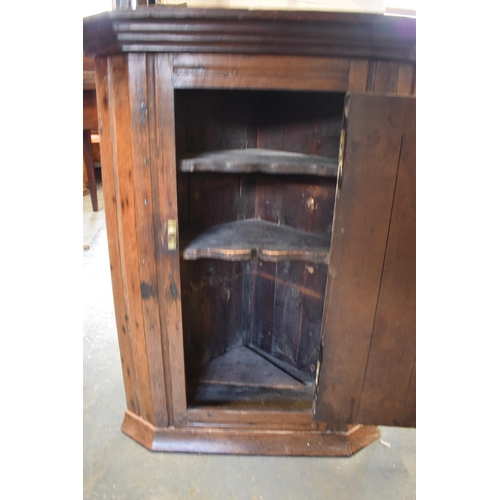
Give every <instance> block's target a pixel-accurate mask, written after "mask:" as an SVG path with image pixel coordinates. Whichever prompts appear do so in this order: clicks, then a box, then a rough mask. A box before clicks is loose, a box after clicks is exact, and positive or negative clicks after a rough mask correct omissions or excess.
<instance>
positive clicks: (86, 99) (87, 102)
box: [83, 90, 99, 131]
mask: <svg viewBox="0 0 500 500" xmlns="http://www.w3.org/2000/svg"><path fill="white" fill-rule="evenodd" d="M98 126H99V125H98V120H97V102H96V93H95V90H84V91H83V130H90V131H97V128H98Z"/></svg>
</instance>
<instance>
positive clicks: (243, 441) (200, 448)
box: [122, 412, 380, 457]
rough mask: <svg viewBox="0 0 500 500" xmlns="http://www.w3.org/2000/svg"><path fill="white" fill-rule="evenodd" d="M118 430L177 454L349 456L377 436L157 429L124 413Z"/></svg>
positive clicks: (362, 429)
mask: <svg viewBox="0 0 500 500" xmlns="http://www.w3.org/2000/svg"><path fill="white" fill-rule="evenodd" d="M122 431H123V432H124V433H125V434H127V435H128V436H130V437H132V438H133V439H134V440H136V441H137V442H139V443H140V444H142V445H143V446H144V447H146V448H147V449H150V450H153V451H169V452H181V453H218V454H240V453H241V450H246V452H247V453H248V454H250V455H289V456H345V457H348V456H351V455H352V454H353V453H356V452H357V451H358V450H359V449H360V448H362V447H364V446H366V445H368V444H369V443H371V442H373V441H375V440H376V439H378V438H379V437H380V431H379V430H378V429H377V428H376V427H373V426H356V427H353V428H352V429H350V430H349V431H348V432H331V433H328V434H325V433H322V432H318V431H304V432H300V431H296V430H291V431H281V430H280V431H272V430H267V431H266V430H254V431H250V432H249V431H246V430H239V429H203V428H200V429H197V428H185V429H175V428H169V429H165V428H163V429H157V428H155V427H154V426H152V425H151V424H149V423H148V422H146V421H144V420H142V419H141V418H139V417H137V416H136V415H134V414H133V413H130V412H126V413H125V418H124V421H123V424H122Z"/></svg>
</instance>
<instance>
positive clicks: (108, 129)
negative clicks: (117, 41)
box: [96, 58, 141, 415]
mask: <svg viewBox="0 0 500 500" xmlns="http://www.w3.org/2000/svg"><path fill="white" fill-rule="evenodd" d="M96 92H97V102H98V103H99V105H98V116H99V135H100V138H101V143H100V153H101V174H102V189H103V195H104V206H105V210H104V215H105V217H106V232H107V235H108V238H107V239H108V252H109V261H110V272H111V283H112V286H113V299H114V307H115V319H116V329H117V333H118V345H119V348H120V359H121V364H122V372H123V382H124V388H125V398H126V402H127V409H128V410H130V411H131V412H133V413H135V414H137V415H140V411H141V409H140V405H139V397H138V394H137V379H136V374H135V367H134V359H133V355H132V346H131V340H130V329H129V324H128V309H127V302H126V301H125V292H124V284H123V271H122V262H121V253H120V239H119V232H118V206H117V202H116V200H117V196H116V191H115V189H116V187H115V166H114V162H115V158H114V156H113V142H114V137H115V133H114V130H113V129H112V124H111V114H110V113H111V110H110V96H109V81H108V62H107V58H97V60H96Z"/></svg>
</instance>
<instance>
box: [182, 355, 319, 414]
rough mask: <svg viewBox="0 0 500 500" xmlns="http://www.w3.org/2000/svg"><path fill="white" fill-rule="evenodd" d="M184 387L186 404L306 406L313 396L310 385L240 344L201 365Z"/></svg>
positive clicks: (191, 405) (198, 405)
mask: <svg viewBox="0 0 500 500" xmlns="http://www.w3.org/2000/svg"><path fill="white" fill-rule="evenodd" d="M187 390H188V405H189V407H190V408H196V407H200V406H224V407H227V408H231V409H237V408H241V409H249V408H252V409H263V408H265V409H273V410H278V409H287V410H307V409H311V408H312V401H313V397H314V386H312V385H305V384H303V383H302V382H300V381H298V380H297V379H295V378H293V377H291V376H290V375H289V374H287V373H285V372H284V371H283V370H281V369H280V368H278V367H277V366H275V365H273V364H272V363H271V362H269V361H268V360H266V359H264V358H263V357H262V356H260V355H259V354H256V353H255V352H254V351H252V350H251V349H249V348H247V347H244V346H238V347H236V348H235V349H233V350H231V351H229V352H227V353H225V354H223V355H222V356H219V357H218V358H215V359H213V360H212V361H210V362H208V363H206V364H205V365H203V366H202V367H201V369H200V371H199V372H198V373H197V374H196V375H195V376H194V377H192V378H191V380H190V383H189V384H188V387H187Z"/></svg>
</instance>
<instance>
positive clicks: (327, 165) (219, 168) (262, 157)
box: [180, 148, 337, 177]
mask: <svg viewBox="0 0 500 500" xmlns="http://www.w3.org/2000/svg"><path fill="white" fill-rule="evenodd" d="M336 167H337V165H336V162H334V161H333V159H331V158H325V157H323V156H315V155H305V154H301V153H290V152H288V151H273V150H267V149H257V148H249V149H230V150H224V151H212V152H210V153H201V154H199V155H196V156H193V157H191V158H184V159H182V160H181V162H180V168H181V170H182V171H183V172H194V171H198V172H203V171H206V172H227V173H230V172H234V173H237V172H245V173H251V172H262V173H266V174H273V173H276V174H308V175H325V176H329V177H335V176H336V175H337V168H336Z"/></svg>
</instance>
